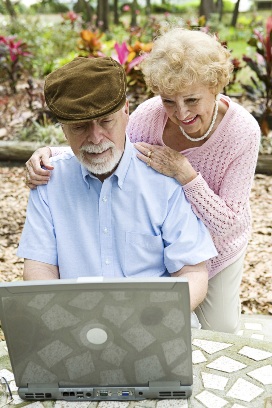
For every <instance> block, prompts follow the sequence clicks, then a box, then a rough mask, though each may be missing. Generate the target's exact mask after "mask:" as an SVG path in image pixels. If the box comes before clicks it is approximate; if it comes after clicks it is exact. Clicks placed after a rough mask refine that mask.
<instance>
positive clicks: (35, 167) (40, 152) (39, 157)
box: [26, 146, 70, 189]
mask: <svg viewBox="0 0 272 408" xmlns="http://www.w3.org/2000/svg"><path fill="white" fill-rule="evenodd" d="M68 149H70V148H69V147H66V146H65V147H41V148H39V149H37V150H36V151H35V152H34V153H33V154H32V156H31V157H30V159H29V160H28V161H27V162H26V185H27V186H28V187H29V188H31V189H33V188H36V187H37V186H39V185H41V184H46V183H47V182H48V181H49V180H50V174H51V170H54V166H52V165H51V163H50V160H49V159H50V157H52V156H57V155H58V154H61V153H65V152H66V151H67V150H68ZM43 167H44V168H43Z"/></svg>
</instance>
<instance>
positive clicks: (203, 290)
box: [171, 262, 208, 311]
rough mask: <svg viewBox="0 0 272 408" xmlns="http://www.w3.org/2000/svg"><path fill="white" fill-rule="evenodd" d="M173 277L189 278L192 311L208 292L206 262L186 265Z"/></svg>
mask: <svg viewBox="0 0 272 408" xmlns="http://www.w3.org/2000/svg"><path fill="white" fill-rule="evenodd" d="M171 276H173V277H178V276H180V277H182V278H187V279H188V282H189V291H190V303H191V311H193V310H195V308H196V307H197V306H198V305H199V304H200V303H201V302H202V301H203V300H204V299H205V296H206V294H207V290H208V271H207V268H206V265H205V262H201V263H199V264H196V265H186V266H184V267H183V268H181V269H180V270H179V271H177V272H175V273H172V274H171Z"/></svg>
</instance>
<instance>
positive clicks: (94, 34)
mask: <svg viewBox="0 0 272 408" xmlns="http://www.w3.org/2000/svg"><path fill="white" fill-rule="evenodd" d="M102 36H103V33H100V32H99V31H98V30H95V31H91V30H82V31H81V33H80V37H81V39H80V40H79V42H78V48H79V49H80V50H81V51H85V56H90V55H92V56H93V57H101V56H103V53H102V42H101V37H102Z"/></svg>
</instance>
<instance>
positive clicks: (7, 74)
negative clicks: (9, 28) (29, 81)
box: [0, 36, 31, 93]
mask: <svg viewBox="0 0 272 408" xmlns="http://www.w3.org/2000/svg"><path fill="white" fill-rule="evenodd" d="M30 56H31V54H30V52H29V51H28V46H27V44H26V43H25V42H23V41H22V40H20V39H17V38H16V37H15V36H6V37H5V36H0V73H1V78H2V81H5V80H6V81H7V82H8V83H9V86H10V89H11V91H12V93H16V91H17V90H16V85H17V82H18V80H19V79H20V77H21V75H22V72H23V70H24V65H23V64H24V60H25V59H26V58H29V57H30Z"/></svg>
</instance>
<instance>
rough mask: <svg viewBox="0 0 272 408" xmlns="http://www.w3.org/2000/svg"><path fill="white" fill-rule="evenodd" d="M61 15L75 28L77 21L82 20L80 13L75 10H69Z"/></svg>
mask: <svg viewBox="0 0 272 408" xmlns="http://www.w3.org/2000/svg"><path fill="white" fill-rule="evenodd" d="M61 16H62V18H63V21H64V22H65V23H66V22H68V23H70V24H71V26H72V28H74V26H75V23H76V22H77V21H81V17H80V15H79V14H77V13H75V12H74V11H68V12H67V13H64V14H62V15H61Z"/></svg>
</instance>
